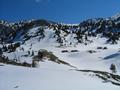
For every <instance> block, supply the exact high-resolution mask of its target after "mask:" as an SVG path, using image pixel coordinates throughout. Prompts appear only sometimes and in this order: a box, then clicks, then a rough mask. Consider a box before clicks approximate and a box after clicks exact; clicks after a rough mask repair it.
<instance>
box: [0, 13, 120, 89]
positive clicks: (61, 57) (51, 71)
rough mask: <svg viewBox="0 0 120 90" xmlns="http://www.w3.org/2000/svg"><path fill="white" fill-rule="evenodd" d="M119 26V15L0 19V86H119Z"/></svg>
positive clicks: (94, 87)
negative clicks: (68, 20)
mask: <svg viewBox="0 0 120 90" xmlns="http://www.w3.org/2000/svg"><path fill="white" fill-rule="evenodd" d="M119 25H120V19H119V16H118V15H117V16H114V17H111V18H107V19H104V18H98V19H89V20H86V21H83V22H81V23H80V24H73V25H71V24H59V23H55V22H51V21H47V20H31V21H24V22H19V23H8V22H5V21H0V63H1V64H0V72H1V73H2V74H1V76H0V80H1V81H0V90H13V89H18V90H33V89H35V90H39V89H42V90H48V89H49V90H56V89H57V90H61V89H62V90H68V89H69V90H79V89H81V90H89V89H93V90H96V89H97V90H113V89H114V90H118V89H119V88H120V87H119V86H120V76H119V75H120V61H119V57H120V52H119V50H120V47H119V44H120V41H119V38H120V36H119V35H120V32H119V30H120V26H119ZM7 64H9V65H7ZM111 64H115V66H116V70H117V73H116V74H114V73H111V70H110V66H111ZM20 66H23V67H20ZM34 67H35V68H34ZM80 70H90V72H87V73H86V72H82V71H80ZM78 71H79V72H78ZM96 71H97V73H96ZM91 72H92V73H91ZM98 72H99V73H98ZM106 74H107V75H106ZM101 75H103V77H102V76H101ZM117 75H118V76H117ZM113 76H114V77H115V78H114V77H113ZM6 77H7V78H6ZM101 77H102V78H101ZM102 81H104V82H106V83H103V82H102ZM111 83H112V84H111ZM114 83H115V84H114Z"/></svg>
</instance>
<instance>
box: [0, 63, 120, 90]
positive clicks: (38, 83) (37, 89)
mask: <svg viewBox="0 0 120 90" xmlns="http://www.w3.org/2000/svg"><path fill="white" fill-rule="evenodd" d="M0 73H1V75H0V90H119V89H120V87H119V86H115V85H111V83H103V82H102V81H101V80H99V79H98V78H96V77H94V76H90V77H89V76H88V75H86V74H84V73H81V72H76V71H72V70H69V67H67V66H64V65H58V64H54V63H52V62H45V63H41V64H40V68H35V69H33V68H24V67H16V66H11V65H5V66H1V67H0Z"/></svg>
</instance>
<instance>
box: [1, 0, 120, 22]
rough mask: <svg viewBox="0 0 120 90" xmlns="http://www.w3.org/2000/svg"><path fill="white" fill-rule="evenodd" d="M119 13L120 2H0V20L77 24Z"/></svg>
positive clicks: (59, 0)
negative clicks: (36, 20) (50, 21)
mask: <svg viewBox="0 0 120 90" xmlns="http://www.w3.org/2000/svg"><path fill="white" fill-rule="evenodd" d="M117 13H120V0H0V19H2V20H8V21H11V22H13V21H20V20H29V19H48V20H52V21H57V22H64V23H79V22H81V21H83V20H86V19H89V18H97V17H109V16H113V15H115V14H117Z"/></svg>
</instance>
